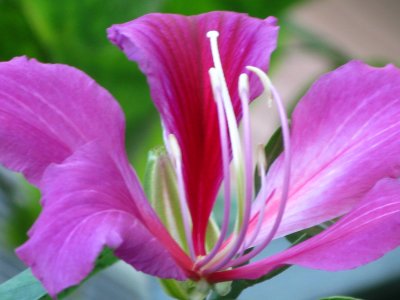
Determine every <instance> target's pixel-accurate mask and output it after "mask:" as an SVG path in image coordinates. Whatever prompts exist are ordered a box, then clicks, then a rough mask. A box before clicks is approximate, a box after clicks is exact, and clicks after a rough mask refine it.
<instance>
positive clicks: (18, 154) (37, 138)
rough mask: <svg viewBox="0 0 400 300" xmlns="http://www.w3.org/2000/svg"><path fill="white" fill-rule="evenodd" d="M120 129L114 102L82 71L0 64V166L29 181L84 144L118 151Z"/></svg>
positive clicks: (33, 62) (35, 180)
mask: <svg viewBox="0 0 400 300" xmlns="http://www.w3.org/2000/svg"><path fill="white" fill-rule="evenodd" d="M124 126H125V125H124V117H123V113H122V111H121V109H120V107H119V105H118V103H117V102H116V101H115V100H114V99H113V97H112V96H111V95H110V94H109V93H108V92H107V91H106V90H104V89H103V88H102V87H100V86H99V85H97V84H96V83H95V82H94V81H93V79H91V78H89V77H88V76H87V75H86V74H84V73H82V72H81V71H79V70H77V69H74V68H72V67H69V66H66V65H53V64H41V63H39V62H37V61H36V60H28V59H26V58H24V57H21V58H17V59H13V60H11V61H9V62H2V63H0V163H2V164H4V165H5V166H6V167H7V168H10V169H12V170H14V171H18V172H22V173H24V175H25V176H26V177H27V179H28V180H29V181H30V182H32V183H34V184H36V185H39V184H40V180H41V177H42V175H43V172H44V171H45V169H46V168H47V167H48V165H49V164H51V163H60V162H62V161H63V160H64V159H65V158H67V157H68V156H69V155H71V154H72V152H73V151H75V149H77V148H78V147H80V146H81V145H83V144H85V143H87V142H88V141H91V140H95V139H96V140H98V141H99V143H100V144H101V147H103V148H105V149H111V148H113V147H123V143H124ZM105 132H107V134H104V133H105Z"/></svg>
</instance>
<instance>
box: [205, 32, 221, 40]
mask: <svg viewBox="0 0 400 300" xmlns="http://www.w3.org/2000/svg"><path fill="white" fill-rule="evenodd" d="M218 36H219V32H218V31H216V30H211V31H209V32H207V37H208V38H210V39H212V38H217V37H218Z"/></svg>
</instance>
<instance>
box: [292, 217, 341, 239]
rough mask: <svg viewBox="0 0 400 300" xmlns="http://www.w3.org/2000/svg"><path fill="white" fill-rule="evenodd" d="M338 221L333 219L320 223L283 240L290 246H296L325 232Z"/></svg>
mask: <svg viewBox="0 0 400 300" xmlns="http://www.w3.org/2000/svg"><path fill="white" fill-rule="evenodd" d="M337 220H338V218H337V219H333V220H330V221H326V222H324V223H321V224H319V225H316V226H313V227H310V228H307V229H304V230H301V231H297V232H295V233H292V234H289V235H287V236H285V238H286V239H287V240H288V241H289V242H290V243H291V244H292V245H297V244H299V243H301V242H304V241H305V240H308V239H309V238H312V237H313V236H315V235H317V234H319V233H321V232H322V231H324V230H326V229H327V228H328V227H330V226H332V225H333V224H335V222H336V221H337Z"/></svg>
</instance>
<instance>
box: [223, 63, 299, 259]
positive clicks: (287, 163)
mask: <svg viewBox="0 0 400 300" xmlns="http://www.w3.org/2000/svg"><path fill="white" fill-rule="evenodd" d="M247 69H248V70H250V71H252V72H254V73H255V74H256V75H257V76H258V78H259V79H260V81H261V83H262V84H263V86H264V88H265V89H269V90H270V91H271V93H272V98H273V100H274V101H275V103H276V106H277V109H278V113H279V118H280V121H281V125H282V136H283V146H284V152H283V153H284V162H283V169H284V175H283V182H282V194H281V201H280V202H279V208H278V212H277V214H276V216H275V220H274V222H273V225H272V228H271V229H270V230H269V232H268V234H267V235H266V237H265V238H264V239H263V241H262V242H261V243H260V244H259V245H258V246H256V247H255V248H254V250H253V251H251V252H250V253H247V254H245V255H243V256H241V257H239V258H237V259H235V260H233V261H231V262H230V263H229V265H228V266H229V267H232V266H237V265H240V264H242V263H244V262H246V261H249V260H250V259H252V258H253V257H255V256H256V255H258V254H259V253H260V252H261V251H262V250H263V249H264V248H265V247H266V246H267V245H268V244H269V243H270V242H271V241H272V239H273V238H274V236H275V234H276V232H277V231H278V228H279V225H280V223H281V221H282V217H283V213H284V211H285V208H286V203H287V200H288V196H289V182H290V169H291V151H290V136H289V124H288V121H287V116H286V112H285V107H284V105H283V103H282V100H281V98H280V96H279V94H278V92H277V91H276V89H275V88H274V86H273V85H272V83H271V80H270V79H269V77H268V75H267V74H265V73H264V72H263V71H262V70H260V69H259V68H256V67H247ZM268 201H269V200H268ZM260 217H261V218H263V216H260Z"/></svg>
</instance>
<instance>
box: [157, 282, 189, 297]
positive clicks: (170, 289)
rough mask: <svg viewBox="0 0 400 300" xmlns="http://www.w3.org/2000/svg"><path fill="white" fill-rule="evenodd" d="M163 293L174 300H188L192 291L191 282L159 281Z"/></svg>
mask: <svg viewBox="0 0 400 300" xmlns="http://www.w3.org/2000/svg"><path fill="white" fill-rule="evenodd" d="M159 281H160V285H161V287H162V288H163V290H164V292H165V293H166V294H167V295H169V296H171V297H172V298H174V299H179V300H187V299H189V294H190V291H191V290H192V289H193V285H194V283H193V282H192V281H189V280H188V281H177V280H174V279H159Z"/></svg>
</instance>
